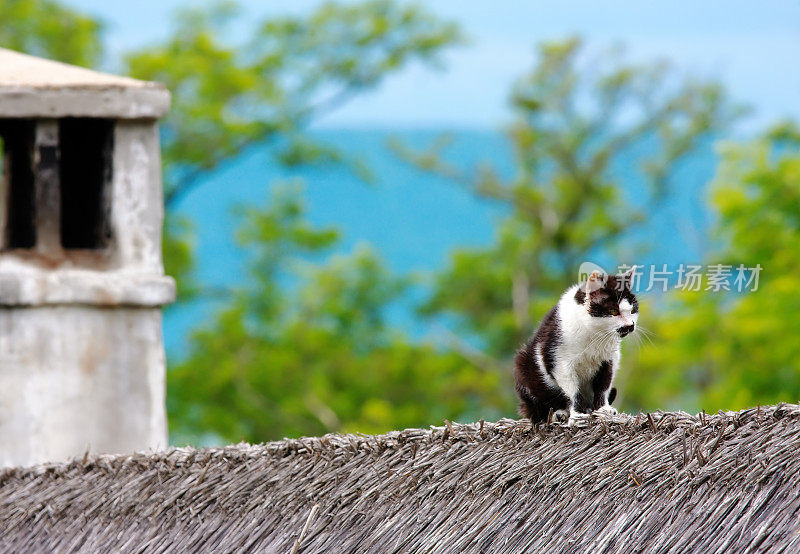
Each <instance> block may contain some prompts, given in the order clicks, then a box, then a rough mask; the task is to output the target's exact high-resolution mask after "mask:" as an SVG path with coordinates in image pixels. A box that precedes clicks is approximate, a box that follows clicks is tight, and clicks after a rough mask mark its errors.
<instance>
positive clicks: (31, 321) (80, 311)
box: [0, 306, 167, 466]
mask: <svg viewBox="0 0 800 554" xmlns="http://www.w3.org/2000/svg"><path fill="white" fill-rule="evenodd" d="M0 377H2V379H1V380H0V384H1V385H2V386H0V466H18V465H30V464H34V463H38V462H43V461H57V460H66V459H69V458H71V457H75V456H81V455H82V454H83V453H84V452H86V451H87V450H89V451H90V452H112V453H127V452H133V451H135V450H142V449H144V448H146V447H150V448H158V447H164V446H166V445H167V425H166V415H165V360H164V347H163V341H162V336H161V312H160V310H159V309H157V308H123V307H116V308H113V309H108V308H102V307H88V306H44V307H31V308H8V307H0Z"/></svg>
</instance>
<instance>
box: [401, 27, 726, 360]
mask: <svg viewBox="0 0 800 554" xmlns="http://www.w3.org/2000/svg"><path fill="white" fill-rule="evenodd" d="M511 101H512V105H513V108H514V121H513V124H512V125H511V127H510V129H509V131H508V137H509V139H510V141H511V144H512V145H513V148H514V153H515V155H516V167H515V172H514V174H513V176H512V177H511V178H510V179H503V178H502V177H501V176H500V174H499V173H498V172H496V171H495V170H494V169H492V168H491V167H489V166H484V167H479V168H478V170H477V171H475V172H470V173H468V174H462V175H459V174H458V172H456V171H455V170H454V169H453V168H450V167H448V166H447V163H446V161H444V160H443V157H442V152H430V151H428V152H422V153H416V152H412V151H410V150H408V149H405V148H402V147H400V150H401V153H402V154H403V155H404V156H405V157H406V158H407V159H409V160H410V161H412V162H413V163H416V164H417V165H418V166H420V167H422V168H423V169H427V170H433V171H438V172H439V173H442V174H443V175H445V176H448V177H450V178H454V179H456V181H457V182H459V183H461V184H462V185H463V186H465V187H467V188H468V189H469V190H471V191H473V192H474V193H476V194H478V195H480V196H482V197H485V198H489V199H492V200H494V201H496V202H500V203H502V204H503V205H506V206H507V207H508V210H509V215H508V216H507V217H506V218H505V219H504V220H503V221H501V222H500V223H499V225H498V228H497V231H496V236H495V239H494V242H493V244H491V245H490V246H488V247H484V248H469V249H461V250H457V251H456V252H454V253H453V255H452V256H451V259H450V261H449V263H448V266H447V267H446V268H445V269H444V270H443V271H442V272H440V273H439V274H438V275H436V277H435V284H434V292H433V295H432V296H431V298H430V299H429V301H428V302H427V303H426V304H425V305H424V306H423V308H422V313H423V314H426V315H438V314H447V315H448V316H451V317H454V318H455V321H456V322H457V324H458V325H459V329H460V331H461V332H462V333H465V334H467V335H471V336H475V337H477V338H478V339H479V340H480V342H481V343H482V344H483V346H484V348H485V351H486V354H487V355H489V356H492V357H495V358H498V359H500V360H508V359H510V357H511V356H512V355H513V353H514V351H515V350H516V349H517V348H518V347H519V345H520V344H521V343H522V342H523V341H524V340H526V339H527V338H528V337H529V336H530V334H531V333H532V331H533V330H534V329H535V326H536V324H537V323H538V321H539V320H540V319H541V317H542V316H543V315H544V314H545V313H546V312H547V310H549V309H550V308H551V307H552V305H553V303H554V302H555V300H556V299H557V298H558V296H559V294H560V293H561V292H563V290H564V289H565V288H566V285H567V284H568V283H572V282H573V281H575V280H576V275H577V269H578V266H579V265H580V263H581V262H583V261H587V260H590V259H592V255H593V254H597V253H599V252H601V251H603V250H605V251H612V252H613V251H614V249H615V248H616V247H617V246H618V245H619V243H620V240H621V239H622V238H624V237H626V236H628V237H630V235H631V233H630V231H631V230H633V229H634V228H635V226H637V225H639V224H641V223H642V222H644V221H645V220H646V219H647V217H648V215H649V214H650V213H652V211H653V210H655V209H657V207H658V205H659V202H660V201H661V200H662V199H663V198H664V197H665V194H666V193H667V190H668V187H669V186H670V177H671V176H672V175H673V173H674V171H675V168H676V167H677V164H678V163H679V162H680V161H681V160H682V159H684V158H686V157H687V156H689V155H691V154H692V153H694V152H695V151H696V150H697V148H698V145H699V144H700V143H701V141H703V140H707V139H708V138H709V137H710V136H712V135H713V134H714V133H716V132H719V131H720V130H721V129H723V128H724V127H725V126H726V125H728V123H729V122H731V121H732V120H733V119H734V118H735V117H736V116H737V115H738V114H739V113H740V112H741V109H740V108H738V107H735V106H733V105H731V104H730V102H729V101H728V100H727V99H726V97H725V94H724V92H723V90H722V89H721V88H720V86H719V85H717V84H714V83H703V82H697V81H693V80H682V79H679V78H678V76H676V75H675V73H674V71H672V70H670V68H669V67H668V66H667V65H666V64H646V65H632V64H629V63H626V61H625V59H624V57H623V55H622V53H621V52H609V53H607V54H605V55H603V56H600V57H598V58H597V59H587V55H586V54H585V53H584V52H583V47H582V44H581V41H580V40H578V39H570V40H566V41H559V42H549V43H545V44H543V45H542V46H541V47H540V48H539V58H538V61H537V63H536V65H535V67H534V68H533V69H532V70H531V71H529V72H528V73H527V74H525V75H524V76H523V77H522V78H521V79H520V80H519V81H518V83H517V84H516V86H515V87H514V90H513V94H512V97H511ZM443 144H444V143H438V144H437V145H435V146H437V147H439V148H441V147H442V146H443ZM642 144H646V145H647V148H645V149H640V151H643V152H640V153H639V154H638V158H636V159H638V160H639V163H640V167H639V168H638V169H639V178H640V180H641V183H642V186H643V187H645V188H646V190H645V191H643V192H644V194H643V196H645V197H646V200H645V201H644V202H643V203H639V204H634V203H632V202H631V201H629V200H627V199H626V198H625V197H624V196H623V194H622V183H621V182H620V181H619V180H618V176H617V175H616V174H615V172H614V168H615V166H617V167H618V166H619V164H620V163H630V161H629V160H631V159H634V157H633V156H632V154H631V149H632V148H634V147H636V146H641V145H642ZM622 261H624V260H620V262H622ZM629 262H633V260H629ZM504 363H505V365H509V362H508V361H506V362H504Z"/></svg>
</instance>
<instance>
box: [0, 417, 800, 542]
mask: <svg viewBox="0 0 800 554" xmlns="http://www.w3.org/2000/svg"><path fill="white" fill-rule="evenodd" d="M315 506H317V507H316V508H315ZM304 528H305V534H304V536H303V537H302V541H301V543H300V546H299V551H300V552H337V553H338V552H514V553H517V552H524V551H531V552H665V551H674V552H703V553H711V552H726V553H727V552H744V551H748V552H767V551H770V552H784V551H785V552H800V407H798V406H796V405H780V406H775V407H770V408H760V409H755V408H754V409H750V410H745V411H743V412H734V413H728V414H720V415H704V414H701V415H700V416H690V415H688V414H685V413H663V414H661V413H658V414H651V415H639V416H626V415H620V416H616V417H603V418H602V419H600V418H595V419H592V420H591V421H587V422H585V423H582V424H581V426H579V427H573V428H567V427H563V426H560V425H551V426H546V425H543V426H540V427H538V428H534V429H532V428H531V425H530V423H528V422H527V421H512V420H501V421H499V422H497V423H486V424H483V425H481V424H471V425H455V424H453V425H452V426H449V425H448V426H444V427H437V428H433V429H431V430H418V429H411V430H406V431H400V432H393V433H388V434H386V435H380V436H374V437H367V436H356V435H344V436H339V435H328V436H325V437H321V438H311V439H299V440H284V441H279V442H273V443H269V444H266V445H259V446H249V445H237V446H231V447H227V448H220V449H206V450H193V449H173V450H169V451H166V452H160V453H155V454H137V455H133V456H123V457H99V458H91V459H86V460H76V461H74V462H72V463H67V464H60V465H50V466H39V467H36V468H32V469H10V470H6V471H4V472H2V473H0V529H2V530H3V532H2V534H0V550H2V551H9V552H11V551H13V552H30V551H39V550H46V551H55V552H71V551H87V552H97V551H105V552H109V551H124V552H139V551H147V552H161V551H168V550H169V551H175V550H178V551H190V552H199V551H206V552H208V551H214V552H224V551H237V552H255V551H258V552H286V553H288V552H292V549H293V547H294V546H295V542H296V540H297V539H298V536H299V535H300V534H301V532H302V531H303V529H304Z"/></svg>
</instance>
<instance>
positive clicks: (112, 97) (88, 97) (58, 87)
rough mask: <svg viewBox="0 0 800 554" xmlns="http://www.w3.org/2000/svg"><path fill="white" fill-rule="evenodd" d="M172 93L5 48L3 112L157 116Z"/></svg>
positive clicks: (1, 56) (0, 67)
mask: <svg viewBox="0 0 800 554" xmlns="http://www.w3.org/2000/svg"><path fill="white" fill-rule="evenodd" d="M169 98H170V97H169V92H168V91H167V90H166V88H165V87H164V86H163V85H162V84H160V83H154V82H150V81H139V80H137V79H131V78H130V77H120V76H117V75H110V74H107V73H100V72H98V71H93V70H91V69H86V68H83V67H77V66H74V65H69V64H65V63H61V62H56V61H53V60H46V59H43V58H37V57H35V56H30V55H28V54H22V53H20V52H15V51H13V50H8V49H5V48H0V117H42V118H50V117H53V118H55V117H111V118H122V119H142V118H158V117H161V116H163V115H164V114H165V113H166V112H167V110H168V109H169Z"/></svg>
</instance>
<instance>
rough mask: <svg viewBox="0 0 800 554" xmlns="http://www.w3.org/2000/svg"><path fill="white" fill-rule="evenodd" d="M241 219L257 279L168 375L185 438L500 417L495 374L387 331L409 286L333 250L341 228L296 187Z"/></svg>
mask: <svg viewBox="0 0 800 554" xmlns="http://www.w3.org/2000/svg"><path fill="white" fill-rule="evenodd" d="M242 216H243V220H244V221H245V225H244V226H243V228H242V230H241V232H240V233H239V235H238V238H239V240H240V241H241V245H242V247H243V248H245V249H246V250H247V251H248V252H249V253H250V255H251V257H250V267H251V279H250V281H249V282H248V285H247V287H245V288H244V289H243V290H241V291H239V293H238V294H237V296H236V299H235V300H234V301H233V302H232V303H230V304H229V305H228V306H226V307H225V309H224V310H222V311H221V312H220V313H219V314H218V316H217V317H216V318H215V321H214V323H213V325H211V326H209V327H206V328H203V329H202V330H199V331H197V332H196V333H195V334H194V337H193V340H192V348H191V354H190V356H189V357H188V358H187V359H186V360H185V361H183V362H182V363H180V364H178V365H177V366H176V367H173V368H172V369H171V372H170V395H169V399H168V406H169V414H170V424H171V428H172V432H173V437H174V438H175V439H176V440H177V441H178V442H183V441H186V440H188V441H190V442H197V441H203V440H210V441H212V442H213V441H219V439H220V438H222V439H224V440H228V441H230V440H239V439H242V438H244V439H246V440H249V441H260V440H268V439H277V438H281V437H283V436H287V435H288V436H298V435H318V434H321V433H324V432H329V431H360V432H384V431H388V430H390V429H393V428H398V427H409V426H420V425H427V424H429V423H430V422H441V421H442V419H443V418H450V419H457V418H465V419H473V418H478V417H481V416H483V417H487V416H488V417H492V416H494V417H497V416H499V415H500V414H501V413H503V412H502V408H503V407H504V406H506V405H508V401H509V399H508V393H507V390H504V389H503V388H502V387H501V386H500V381H501V380H500V378H499V376H498V374H497V373H494V372H483V371H481V370H479V369H477V368H476V367H475V366H474V365H472V364H471V363H470V362H469V361H468V360H466V359H464V357H462V356H460V355H458V354H456V353H453V352H447V351H442V350H440V349H437V348H434V347H433V346H430V345H427V344H415V343H413V342H412V341H411V340H409V338H408V337H407V336H405V335H403V334H402V333H400V332H398V331H396V330H394V329H393V328H392V327H391V325H390V324H389V323H388V321H387V315H386V312H387V309H388V307H389V306H390V305H391V304H392V302H393V301H395V300H397V299H398V298H399V297H400V296H401V295H402V294H403V292H404V290H405V288H406V286H407V284H408V283H407V281H406V280H404V279H400V278H397V277H395V276H393V275H392V274H391V272H389V271H388V270H387V269H386V268H385V267H384V266H383V264H382V263H381V261H380V259H379V258H378V257H377V256H376V254H375V253H374V252H373V251H372V250H370V249H369V248H367V247H360V248H357V249H356V250H355V252H353V253H352V254H350V255H334V256H332V257H326V256H325V254H329V253H330V251H331V249H332V247H333V246H335V244H336V242H337V239H338V236H337V233H336V231H334V230H332V229H315V228H313V227H311V226H310V225H309V224H308V222H307V221H306V219H305V217H304V207H303V203H302V192H301V190H300V189H299V188H298V187H297V186H285V187H280V188H277V189H276V190H275V192H274V193H273V194H272V195H271V196H270V198H269V200H268V202H267V208H266V209H263V210H262V209H256V208H249V209H246V210H243V211H242Z"/></svg>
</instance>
